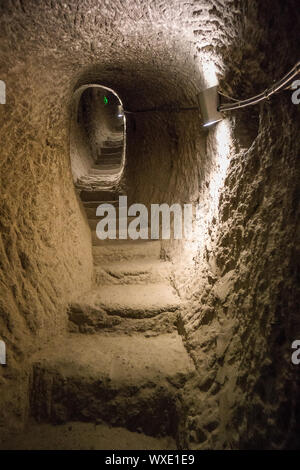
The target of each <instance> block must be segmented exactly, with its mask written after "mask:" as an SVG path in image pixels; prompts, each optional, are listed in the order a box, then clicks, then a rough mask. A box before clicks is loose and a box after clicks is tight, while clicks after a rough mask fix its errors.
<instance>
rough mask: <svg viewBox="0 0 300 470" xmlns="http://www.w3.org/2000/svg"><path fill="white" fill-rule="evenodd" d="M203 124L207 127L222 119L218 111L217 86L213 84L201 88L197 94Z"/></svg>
mask: <svg viewBox="0 0 300 470" xmlns="http://www.w3.org/2000/svg"><path fill="white" fill-rule="evenodd" d="M197 98H198V102H199V106H200V111H201V117H202V120H203V126H205V127H208V126H211V125H212V124H215V123H216V122H219V121H221V120H222V119H223V116H222V114H221V113H220V112H219V111H218V108H219V105H220V98H219V94H218V87H217V86H213V87H211V88H207V89H206V90H202V91H201V92H200V93H199V95H198V96H197Z"/></svg>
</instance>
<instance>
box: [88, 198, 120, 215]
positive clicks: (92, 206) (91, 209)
mask: <svg viewBox="0 0 300 470" xmlns="http://www.w3.org/2000/svg"><path fill="white" fill-rule="evenodd" d="M100 204H112V205H113V206H115V207H116V206H117V207H116V209H117V208H118V205H119V201H88V202H83V205H84V208H85V211H86V215H87V217H88V218H90V219H93V218H96V209H97V207H98V206H99V205H100Z"/></svg>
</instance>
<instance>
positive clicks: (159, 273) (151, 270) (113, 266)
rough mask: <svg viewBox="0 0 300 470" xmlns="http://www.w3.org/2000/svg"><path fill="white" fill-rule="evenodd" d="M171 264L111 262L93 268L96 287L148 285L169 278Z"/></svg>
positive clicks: (132, 261) (135, 261)
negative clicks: (106, 285)
mask: <svg viewBox="0 0 300 470" xmlns="http://www.w3.org/2000/svg"><path fill="white" fill-rule="evenodd" d="M171 267H172V264H171V263H169V262H166V261H159V260H157V261H156V260H142V261H139V260H138V261H137V260H131V261H122V262H118V261H113V262H110V263H108V264H103V265H101V266H96V267H95V282H96V285H100V286H103V285H105V284H149V283H155V282H162V281H164V280H166V279H168V278H169V275H170V272H171Z"/></svg>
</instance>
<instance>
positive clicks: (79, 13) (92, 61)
mask: <svg viewBox="0 0 300 470" xmlns="http://www.w3.org/2000/svg"><path fill="white" fill-rule="evenodd" d="M234 3H235V2H228V1H227V2H226V6H224V5H223V2H219V1H210V2H208V1H196V2H191V3H189V2H182V1H177V2H172V3H170V2H169V1H152V2H151V3H149V2H134V1H129V0H127V1H114V2H111V1H102V2H99V1H98V0H97V1H96V0H92V1H80V2H75V1H74V0H69V1H45V2H43V3H42V6H41V3H40V2H36V1H33V0H29V1H19V0H15V1H14V0H9V1H5V2H2V4H1V5H0V13H1V20H0V21H1V33H0V34H1V43H2V45H1V49H2V51H5V50H6V56H7V57H6V59H7V61H6V63H5V67H6V69H7V68H8V67H9V64H11V66H13V67H15V63H16V62H15V61H16V57H18V67H20V70H22V68H23V65H24V63H25V62H26V64H27V65H26V71H24V72H25V75H27V74H28V63H31V64H32V67H33V68H39V71H42V70H43V69H44V70H47V76H48V77H50V76H55V77H56V80H57V87H59V88H64V89H65V90H66V92H67V93H69V98H70V93H71V90H72V88H74V87H77V86H79V85H80V84H85V83H88V82H96V83H97V82H99V83H101V84H103V85H106V86H109V87H112V88H114V89H115V90H116V91H117V92H118V93H119V94H120V96H121V97H122V98H123V100H124V102H125V106H127V107H131V108H133V109H137V108H140V106H141V103H142V104H143V105H144V106H146V107H148V106H156V105H161V104H165V103H169V102H171V103H177V104H181V105H184V104H187V103H191V102H194V97H195V93H197V92H198V91H199V87H200V86H202V83H201V68H200V67H201V54H202V53H203V55H204V56H205V58H204V60H207V58H209V57H210V54H211V51H212V50H213V46H214V44H218V47H219V48H220V47H221V46H222V45H224V46H225V45H226V44H227V42H228V40H229V36H230V35H231V36H232V35H234V30H235V25H236V22H237V21H238V19H239V16H240V13H239V11H238V10H236V9H234V8H231V6H232V5H233V4H234ZM41 12H42V14H41ZM199 23H200V24H201V28H199ZM225 23H226V34H225V32H224V28H225ZM8 38H9V44H8ZM11 47H13V48H14V57H13V58H12V57H11V54H10V51H11ZM4 56H5V54H3V57H4ZM215 61H216V62H218V59H216V58H215ZM13 64H14V65H13ZM40 73H41V72H40ZM29 86H30V84H29Z"/></svg>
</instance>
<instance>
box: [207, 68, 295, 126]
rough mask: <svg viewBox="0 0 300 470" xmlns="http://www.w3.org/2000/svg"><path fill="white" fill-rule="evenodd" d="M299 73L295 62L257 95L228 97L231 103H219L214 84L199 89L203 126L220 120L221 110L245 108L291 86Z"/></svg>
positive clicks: (216, 88)
mask: <svg viewBox="0 0 300 470" xmlns="http://www.w3.org/2000/svg"><path fill="white" fill-rule="evenodd" d="M299 73H300V62H297V64H296V65H295V66H294V67H293V68H292V69H291V70H290V71H289V72H288V73H287V74H286V75H285V76H284V77H283V78H282V79H281V80H279V81H278V82H276V83H274V85H272V86H271V87H270V88H267V89H266V90H265V91H263V92H262V93H260V94H259V95H256V96H253V97H252V98H248V99H246V100H236V99H233V98H230V97H228V98H229V99H230V100H231V101H233V102H232V103H222V104H221V103H220V95H221V93H220V92H219V91H218V87H217V86H214V87H211V88H207V89H206V90H203V91H201V93H199V95H198V101H199V106H200V111H201V116H202V120H203V126H205V127H206V126H211V125H212V124H215V123H216V122H219V121H221V120H222V114H221V112H224V111H232V110H234V109H240V108H246V107H247V106H253V105H254V104H257V103H260V102H261V101H264V100H266V99H268V98H270V96H272V95H274V94H275V93H278V92H279V91H280V90H282V89H289V88H291V87H292V84H293V81H294V79H295V77H296V76H297V75H299Z"/></svg>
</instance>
